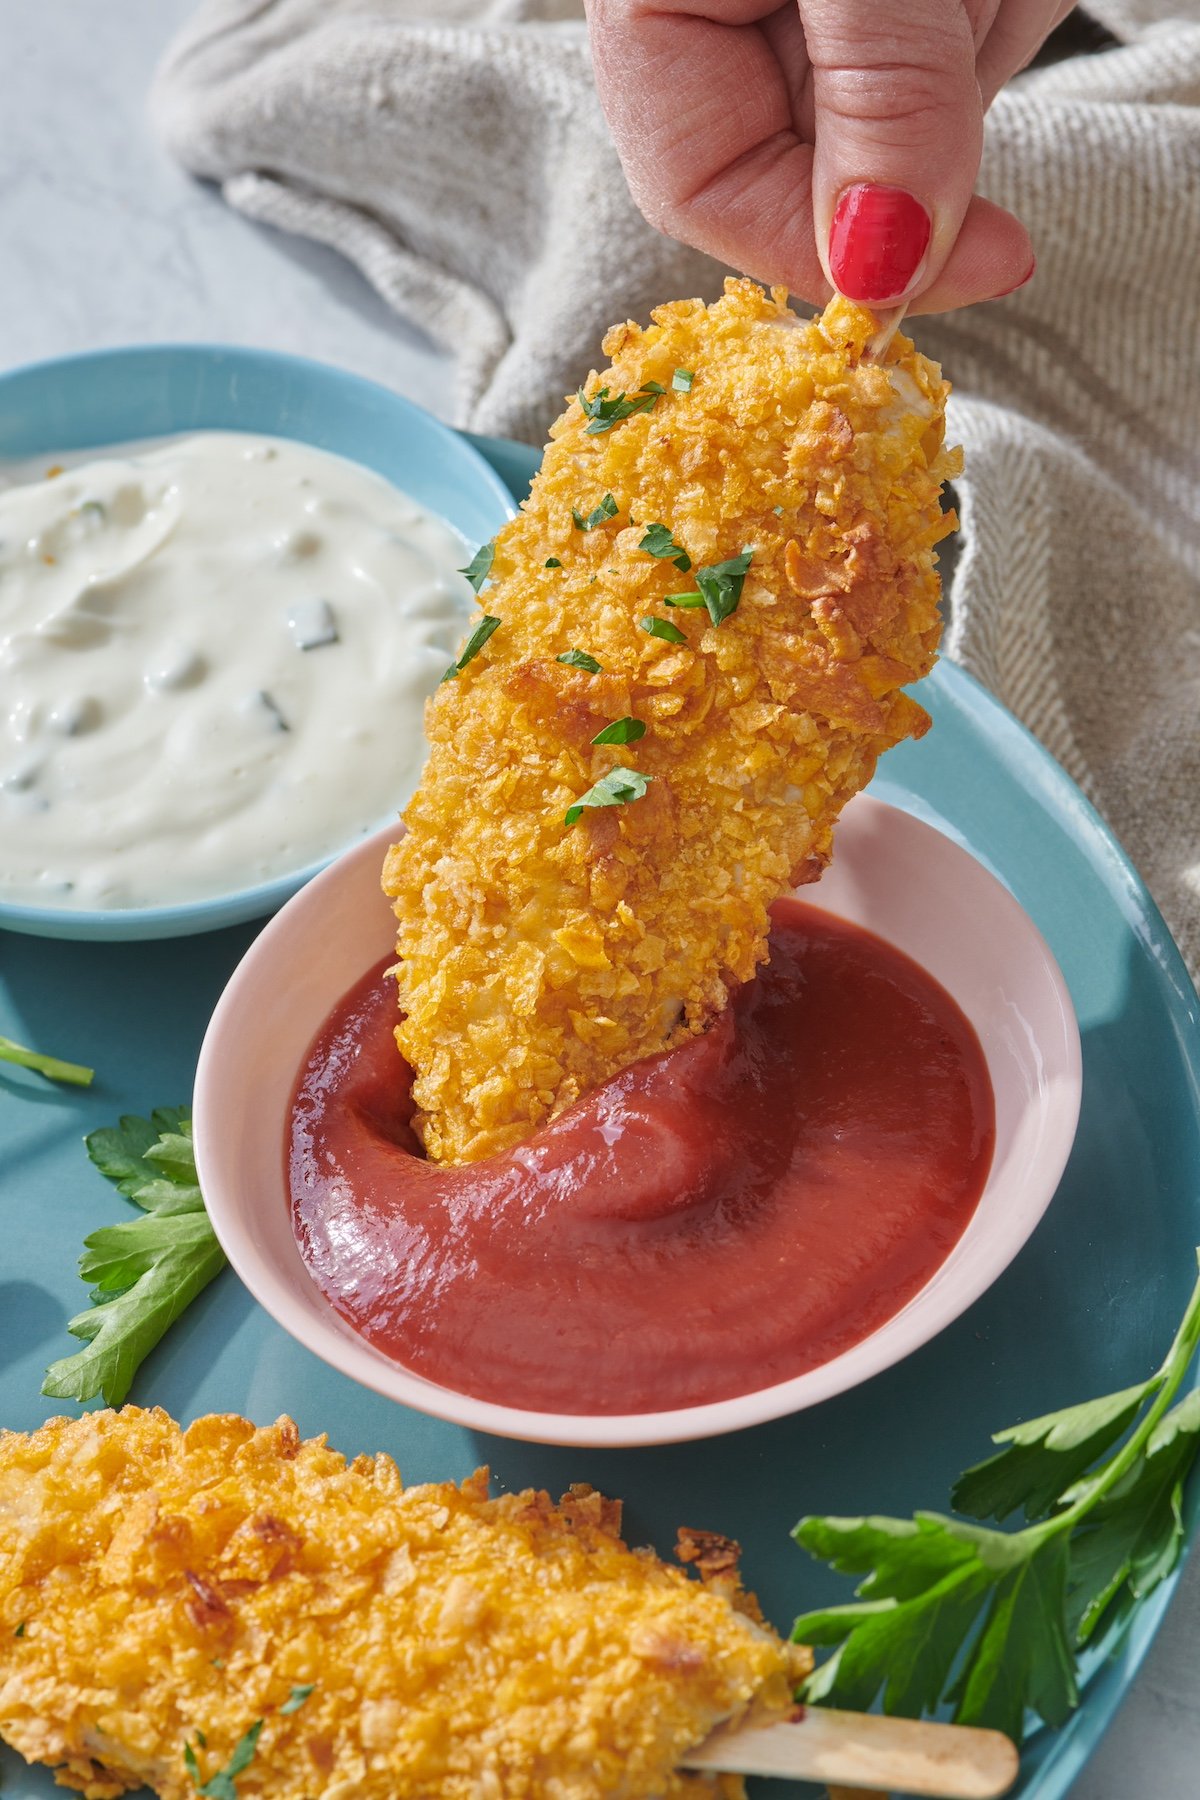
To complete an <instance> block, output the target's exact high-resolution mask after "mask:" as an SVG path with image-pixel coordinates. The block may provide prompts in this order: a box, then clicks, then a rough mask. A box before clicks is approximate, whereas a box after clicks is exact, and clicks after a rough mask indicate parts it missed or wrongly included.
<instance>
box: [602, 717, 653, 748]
mask: <svg viewBox="0 0 1200 1800" xmlns="http://www.w3.org/2000/svg"><path fill="white" fill-rule="evenodd" d="M645 735H646V727H645V724H644V722H643V721H642V720H641V719H632V718H630V717H629V715H628V713H627V714H626V715H625V717H624V718H623V719H614V720H613V722H612V724H611V725H606V726H605V727H604V729H603V730H602V731H598V732H597V733H596V735H595V737H594V738H593V739H592V742H593V744H636V743H637V741H638V739H639V738H644V737H645Z"/></svg>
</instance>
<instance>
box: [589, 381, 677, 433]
mask: <svg viewBox="0 0 1200 1800" xmlns="http://www.w3.org/2000/svg"><path fill="white" fill-rule="evenodd" d="M666 391H667V390H666V388H665V387H663V385H662V383H661V382H658V381H644V382H643V383H642V385H641V387H640V388H639V390H638V392H637V393H636V394H629V395H626V394H625V393H620V394H618V395H617V396H616V397H615V399H610V398H609V391H608V389H607V388H606V387H602V388H599V389H598V390H597V392H596V393H595V394H594V395H593V396H592V398H591V399H590V400H589V399H588V397H587V395H586V394H585V393H584V391H583V389H582V388H580V389H579V391H578V398H579V404H580V406H582V408H583V410H584V413H585V415H586V416H587V418H589V419H590V420H591V424H590V425H588V426H586V427H585V429H584V436H585V437H595V436H597V434H598V433H600V432H601V431H611V430H612V428H613V426H614V425H615V424H616V423H617V420H618V419H629V418H632V417H633V415H634V413H641V412H650V411H651V409H652V408H653V407H655V406H657V405H658V401H659V398H660V396H661V395H663V394H665V393H666Z"/></svg>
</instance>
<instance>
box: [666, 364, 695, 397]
mask: <svg viewBox="0 0 1200 1800" xmlns="http://www.w3.org/2000/svg"><path fill="white" fill-rule="evenodd" d="M695 379H696V377H695V375H694V374H693V372H692V370H691V369H676V371H675V373H674V374H673V375H672V377H671V386H672V387H673V388H675V389H676V391H677V392H678V393H681V394H690V393H691V391H692V383H693V381H695Z"/></svg>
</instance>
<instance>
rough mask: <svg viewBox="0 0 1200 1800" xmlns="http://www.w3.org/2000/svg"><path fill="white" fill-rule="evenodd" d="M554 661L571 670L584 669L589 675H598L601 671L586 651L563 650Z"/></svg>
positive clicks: (593, 658)
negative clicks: (563, 664)
mask: <svg viewBox="0 0 1200 1800" xmlns="http://www.w3.org/2000/svg"><path fill="white" fill-rule="evenodd" d="M554 660H555V662H560V663H567V664H568V665H569V666H570V667H571V668H572V669H586V670H587V672H588V674H589V675H599V674H600V671H601V665H600V664H599V663H598V662H597V661H596V659H595V657H594V656H589V655H588V653H587V651H586V650H564V651H563V652H562V653H561V654H560V655H559V656H556V657H555V659H554Z"/></svg>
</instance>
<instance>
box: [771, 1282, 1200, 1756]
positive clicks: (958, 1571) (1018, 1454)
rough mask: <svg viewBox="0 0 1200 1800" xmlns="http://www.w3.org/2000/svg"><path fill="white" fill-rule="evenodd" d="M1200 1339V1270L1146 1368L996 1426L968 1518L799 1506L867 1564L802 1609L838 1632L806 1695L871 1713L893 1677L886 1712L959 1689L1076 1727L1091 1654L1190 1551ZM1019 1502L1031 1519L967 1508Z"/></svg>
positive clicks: (908, 1711) (1002, 1708)
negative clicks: (1081, 1666)
mask: <svg viewBox="0 0 1200 1800" xmlns="http://www.w3.org/2000/svg"><path fill="white" fill-rule="evenodd" d="M1198 1342H1200V1283H1197V1285H1196V1287H1195V1288H1194V1289H1193V1291H1192V1297H1191V1299H1190V1300H1189V1302H1188V1306H1187V1310H1186V1312H1185V1313H1184V1316H1183V1320H1182V1322H1181V1324H1180V1327H1179V1330H1178V1332H1177V1333H1176V1336H1175V1341H1174V1343H1173V1344H1172V1345H1171V1348H1170V1350H1169V1351H1168V1352H1167V1356H1166V1359H1165V1361H1164V1362H1163V1363H1162V1365H1161V1367H1160V1368H1159V1369H1158V1370H1157V1372H1156V1373H1155V1374H1153V1375H1152V1376H1151V1377H1150V1379H1149V1380H1148V1381H1144V1382H1140V1383H1138V1385H1137V1386H1135V1387H1130V1388H1125V1389H1123V1390H1122V1391H1121V1392H1120V1393H1116V1394H1108V1395H1106V1396H1104V1397H1103V1398H1102V1399H1098V1400H1089V1401H1085V1402H1084V1403H1083V1404H1082V1405H1080V1406H1070V1407H1066V1408H1065V1409H1064V1410H1063V1411H1061V1412H1054V1413H1047V1414H1045V1415H1044V1416H1043V1417H1041V1418H1038V1419H1029V1420H1027V1421H1026V1422H1025V1423H1024V1424H1022V1425H1014V1426H1010V1427H1009V1429H1008V1430H1006V1431H999V1432H997V1433H996V1434H995V1436H994V1438H993V1440H992V1441H993V1442H994V1443H996V1444H999V1445H1000V1446H1001V1449H1000V1450H999V1452H998V1453H997V1454H996V1455H994V1456H991V1457H989V1458H988V1459H987V1461H986V1462H982V1463H978V1464H977V1465H976V1466H975V1467H974V1468H972V1469H968V1470H967V1472H966V1473H965V1474H964V1475H961V1476H960V1477H959V1480H958V1483H957V1485H956V1486H955V1488H954V1489H953V1491H952V1494H951V1503H952V1504H953V1506H954V1507H955V1508H956V1509H957V1511H958V1513H959V1514H966V1515H967V1516H966V1517H965V1518H964V1517H954V1516H951V1515H947V1514H944V1513H930V1512H919V1513H916V1514H914V1515H913V1517H912V1518H911V1519H889V1518H884V1517H880V1516H875V1517H864V1518H846V1519H842V1518H809V1519H802V1520H801V1521H800V1523H799V1525H797V1527H796V1529H795V1532H794V1533H793V1535H794V1537H795V1538H796V1541H797V1542H798V1543H799V1544H801V1545H802V1546H803V1548H804V1549H805V1550H807V1551H808V1552H809V1553H810V1554H811V1555H813V1556H815V1557H818V1558H820V1560H821V1561H823V1562H827V1563H829V1564H830V1565H831V1566H832V1567H833V1568H835V1569H838V1570H840V1571H842V1572H843V1573H847V1574H855V1575H860V1576H864V1577H865V1579H864V1580H862V1581H861V1582H860V1584H859V1587H858V1589H857V1594H858V1599H857V1601H856V1602H855V1603H854V1604H851V1605H848V1606H831V1607H825V1608H823V1609H821V1610H820V1611H819V1612H813V1613H807V1614H805V1615H804V1616H803V1617H801V1618H799V1619H797V1621H796V1625H795V1628H794V1635H795V1636H796V1637H797V1638H798V1639H800V1640H801V1641H802V1642H804V1643H807V1644H828V1645H836V1646H837V1648H836V1649H835V1650H834V1653H833V1655H832V1656H830V1657H829V1658H828V1660H827V1661H826V1662H824V1663H822V1664H821V1666H820V1667H819V1668H818V1669H817V1670H816V1671H815V1673H814V1674H812V1675H810V1676H809V1678H808V1680H807V1681H806V1683H805V1684H804V1687H803V1689H802V1690H801V1692H802V1697H803V1698H804V1699H806V1700H811V1701H814V1702H817V1703H818V1704H830V1705H833V1706H840V1707H847V1708H850V1709H853V1710H856V1711H857V1710H860V1709H861V1710H865V1709H866V1708H868V1707H869V1706H870V1705H871V1703H872V1701H873V1700H874V1699H875V1698H876V1697H877V1695H878V1694H879V1693H880V1692H881V1691H882V1694H883V1708H884V1711H885V1712H889V1713H900V1714H903V1715H905V1716H908V1717H913V1716H917V1715H919V1714H921V1713H926V1712H933V1711H934V1710H935V1709H936V1708H938V1707H939V1706H941V1705H942V1704H945V1705H947V1706H949V1707H951V1708H952V1709H953V1717H954V1719H955V1721H956V1722H957V1723H958V1724H962V1725H984V1726H993V1727H995V1728H997V1729H998V1730H1000V1731H1005V1732H1007V1733H1008V1735H1009V1736H1010V1737H1012V1738H1015V1739H1016V1740H1017V1742H1018V1743H1019V1742H1020V1740H1021V1735H1022V1732H1023V1730H1024V1728H1025V1721H1026V1715H1027V1712H1034V1713H1037V1714H1039V1715H1040V1717H1041V1718H1042V1719H1043V1720H1044V1721H1045V1722H1046V1724H1047V1725H1050V1726H1052V1727H1056V1726H1059V1725H1062V1724H1063V1723H1064V1722H1065V1720H1066V1719H1067V1717H1068V1715H1069V1714H1070V1713H1071V1711H1072V1709H1073V1708H1074V1707H1075V1706H1076V1705H1077V1704H1078V1699H1079V1684H1078V1670H1077V1664H1076V1658H1077V1656H1078V1654H1079V1652H1080V1651H1081V1650H1082V1649H1083V1648H1084V1646H1085V1645H1088V1644H1090V1643H1094V1642H1095V1640H1096V1636H1097V1633H1098V1632H1099V1631H1101V1630H1107V1629H1109V1628H1111V1631H1112V1633H1114V1634H1115V1633H1116V1632H1118V1631H1119V1630H1120V1629H1121V1627H1122V1625H1124V1624H1125V1623H1127V1622H1128V1618H1129V1614H1130V1611H1131V1610H1132V1608H1133V1607H1134V1606H1135V1605H1136V1604H1137V1603H1138V1602H1139V1601H1140V1600H1143V1599H1144V1598H1145V1597H1146V1595H1147V1594H1149V1593H1150V1592H1151V1591H1152V1590H1153V1589H1154V1588H1156V1587H1157V1586H1158V1584H1159V1583H1160V1582H1161V1581H1163V1580H1165V1579H1166V1577H1167V1576H1168V1575H1169V1574H1170V1573H1171V1571H1172V1569H1174V1568H1175V1566H1176V1564H1177V1563H1178V1561H1179V1556H1180V1552H1181V1551H1182V1549H1183V1545H1184V1539H1185V1527H1184V1523H1183V1512H1182V1507H1183V1492H1184V1484H1185V1482H1186V1479H1187V1476H1188V1472H1189V1470H1190V1468H1191V1466H1192V1464H1193V1462H1194V1461H1195V1458H1196V1452H1197V1449H1198V1448H1200V1388H1193V1389H1192V1390H1191V1392H1190V1393H1188V1394H1187V1395H1186V1396H1185V1397H1184V1398H1183V1399H1182V1400H1181V1401H1179V1403H1178V1404H1177V1405H1175V1406H1171V1402H1172V1400H1173V1399H1174V1397H1175V1394H1176V1392H1177V1391H1178V1389H1179V1386H1180V1384H1181V1383H1182V1381H1183V1379H1184V1376H1185V1375H1186V1374H1187V1371H1188V1368H1189V1367H1190V1365H1191V1361H1192V1357H1193V1355H1194V1354H1195V1351H1196V1347H1197V1343H1198ZM1168 1408H1169V1409H1170V1410H1168ZM1017 1511H1021V1512H1023V1513H1024V1517H1025V1521H1026V1522H1025V1524H1024V1526H1023V1527H1022V1528H1021V1529H1019V1530H1016V1531H1001V1530H998V1529H995V1528H993V1527H988V1526H984V1525H982V1524H975V1523H971V1522H970V1521H972V1520H981V1519H988V1518H991V1519H997V1520H1003V1519H1006V1518H1008V1517H1009V1515H1010V1514H1012V1513H1015V1512H1017Z"/></svg>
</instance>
